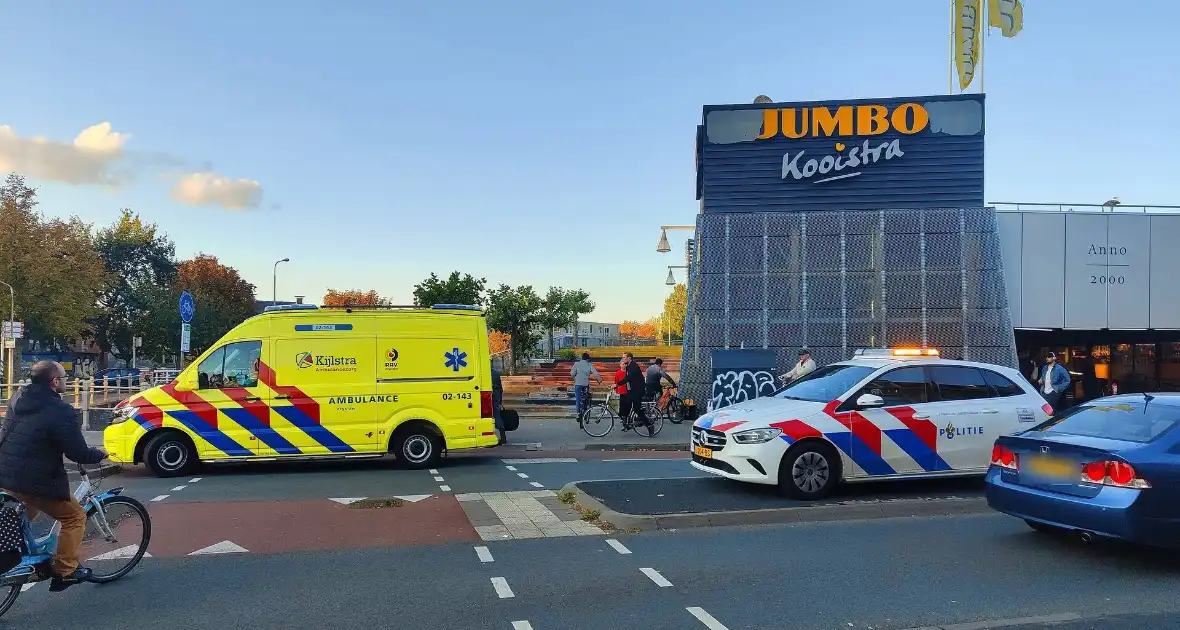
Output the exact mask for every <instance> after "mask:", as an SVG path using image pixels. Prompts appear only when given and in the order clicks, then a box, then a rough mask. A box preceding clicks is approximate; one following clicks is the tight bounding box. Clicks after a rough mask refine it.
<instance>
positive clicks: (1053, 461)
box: [1028, 457, 1082, 479]
mask: <svg viewBox="0 0 1180 630" xmlns="http://www.w3.org/2000/svg"><path fill="white" fill-rule="evenodd" d="M1028 471H1029V472H1031V473H1033V474H1036V475H1044V476H1046V477H1053V478H1055V479H1069V478H1071V477H1076V478H1080V476H1081V474H1082V471H1081V468H1080V467H1079V466H1078V465H1077V464H1075V463H1073V462H1071V461H1069V460H1068V459H1057V458H1055V457H1033V458H1030V459H1029V461H1028Z"/></svg>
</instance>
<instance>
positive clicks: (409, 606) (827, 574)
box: [0, 515, 1180, 630]
mask: <svg viewBox="0 0 1180 630" xmlns="http://www.w3.org/2000/svg"><path fill="white" fill-rule="evenodd" d="M611 540H614V541H615V543H614V544H613V545H612V543H611V542H610V541H611ZM623 552H627V553H623ZM1177 589H1180V560H1178V559H1177V557H1176V556H1175V555H1168V554H1160V553H1158V552H1146V551H1141V550H1135V549H1129V548H1125V547H1121V546H1083V545H1081V544H1080V543H1076V542H1074V541H1071V540H1062V539H1056V538H1053V537H1050V536H1045V535H1042V534H1036V533H1033V532H1032V531H1031V530H1029V529H1028V528H1027V527H1025V526H1024V524H1023V523H1021V522H1019V521H1016V520H1014V519H1010V518H1006V517H1002V516H999V515H996V516H975V517H954V518H926V519H900V520H880V521H864V522H844V523H816V524H804V525H781V526H766V527H756V528H731V529H724V530H683V531H677V532H661V533H652V534H643V535H637V536H615V537H613V538H610V539H608V538H607V537H605V536H592V537H574V538H561V539H536V540H514V541H505V542H492V543H480V542H475V543H471V542H467V543H451V544H443V545H435V546H418V547H398V548H377V549H349V550H339V549H337V550H319V551H298V552H288V553H275V554H266V555H258V554H236V555H222V556H210V557H193V558H160V557H153V558H148V559H146V560H145V561H144V563H143V565H142V566H141V567H140V568H139V569H138V570H137V571H136V572H135V573H133V574H132V575H131V576H129V577H127V578H126V579H124V580H123V581H121V582H117V583H115V584H111V585H106V586H93V585H81V586H77V587H74V588H72V589H70V590H68V591H66V592H65V593H62V594H51V593H49V592H48V591H47V590H46V589H45V588H44V587H43V586H39V587H35V588H33V589H31V590H30V591H29V592H27V593H25V594H24V595H23V596H22V597H21V599H20V600H19V601H18V602H17V604H16V606H15V607H14V609H13V610H12V611H10V612H9V613H8V614H7V615H6V616H5V617H4V618H3V619H0V627H10V628H21V629H22V630H40V629H46V630H49V629H57V628H62V627H68V626H72V625H76V624H77V623H79V622H82V621H83V620H92V623H96V624H101V625H103V626H107V627H114V628H193V629H201V628H209V629H216V630H223V629H224V628H225V627H227V626H229V627H255V628H292V627H294V628H323V627H334V626H337V625H339V624H341V623H342V622H343V623H347V624H348V625H350V626H355V627H367V626H371V627H401V626H403V625H413V626H414V627H417V628H422V629H423V630H428V629H433V628H439V629H453V628H505V629H508V628H512V629H514V630H520V629H522V628H534V629H537V630H541V629H552V628H560V629H563V630H567V629H574V628H596V629H616V628H617V629H627V630H631V629H633V628H636V627H643V628H648V629H652V630H656V629H663V628H669V629H672V628H677V629H679V628H706V629H711V630H718V629H730V630H738V629H752V628H765V629H774V630H777V629H783V628H806V629H823V628H833V629H835V628H870V627H871V628H876V629H878V630H889V629H903V628H915V627H924V626H925V627H947V626H949V627H952V628H953V627H954V626H953V625H950V624H956V623H967V622H977V621H982V620H996V619H1013V618H1022V617H1035V616H1043V615H1069V616H1071V617H1072V616H1081V617H1082V618H1083V620H1082V621H1080V622H1073V623H1072V624H1071V625H1065V626H1055V627H1064V628H1070V629H1071V630H1082V629H1086V628H1120V627H1122V628H1132V627H1133V628H1140V629H1151V628H1174V627H1176V625H1175V624H1176V621H1177V620H1178V619H1180V616H1177V614H1176V613H1178V612H1180V600H1177V599H1176V597H1175V593H1176V592H1177ZM211 611H217V613H216V614H210V612H211ZM1130 614H1138V615H1140V616H1139V617H1123V618H1116V619H1111V620H1102V621H1095V620H1091V619H1086V618H1089V617H1094V616H1099V615H1130ZM702 619H704V620H705V621H702ZM524 622H527V625H525V623H524ZM706 622H707V623H706ZM709 624H712V625H709ZM1042 626H1043V624H1041V626H1038V625H1036V624H1024V625H1020V626H1015V627H1023V628H1034V627H1042Z"/></svg>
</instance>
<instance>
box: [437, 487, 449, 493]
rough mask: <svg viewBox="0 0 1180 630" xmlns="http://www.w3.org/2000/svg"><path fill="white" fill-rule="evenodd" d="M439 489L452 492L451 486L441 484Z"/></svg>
mask: <svg viewBox="0 0 1180 630" xmlns="http://www.w3.org/2000/svg"><path fill="white" fill-rule="evenodd" d="M438 489H439V490H442V491H443V492H450V491H451V487H450V486H439V487H438Z"/></svg>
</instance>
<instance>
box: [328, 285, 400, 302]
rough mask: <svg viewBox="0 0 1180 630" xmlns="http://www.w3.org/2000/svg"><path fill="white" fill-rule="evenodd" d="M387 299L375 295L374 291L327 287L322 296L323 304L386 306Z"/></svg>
mask: <svg viewBox="0 0 1180 630" xmlns="http://www.w3.org/2000/svg"><path fill="white" fill-rule="evenodd" d="M388 305H389V300H388V299H386V298H383V297H381V296H380V295H377V292H376V291H359V290H357V289H349V290H346V291H338V290H336V289H328V293H327V295H325V296H324V306H388Z"/></svg>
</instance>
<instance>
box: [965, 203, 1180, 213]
mask: <svg viewBox="0 0 1180 630" xmlns="http://www.w3.org/2000/svg"><path fill="white" fill-rule="evenodd" d="M987 205H989V206H992V207H994V208H995V209H996V211H998V212H1109V213H1123V214H1177V213H1180V206H1160V205H1146V206H1135V205H1124V204H1121V203H1120V204H1114V205H1108V204H1101V203H1028V202H1017V201H991V202H988V204H987Z"/></svg>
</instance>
